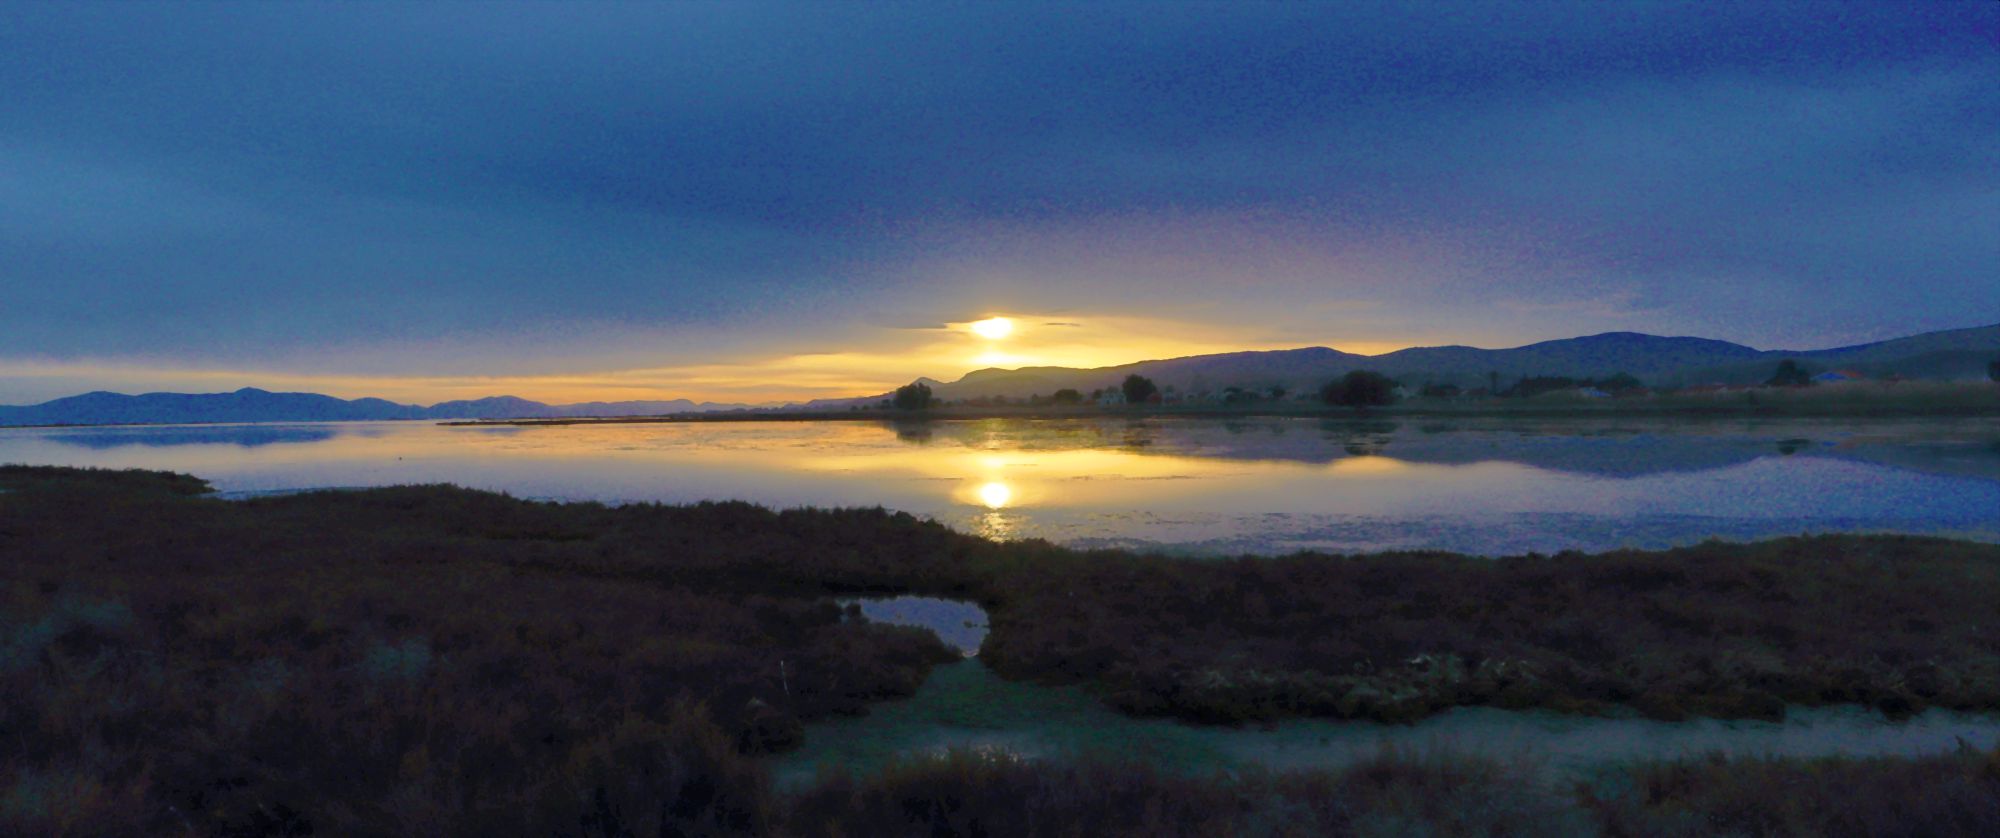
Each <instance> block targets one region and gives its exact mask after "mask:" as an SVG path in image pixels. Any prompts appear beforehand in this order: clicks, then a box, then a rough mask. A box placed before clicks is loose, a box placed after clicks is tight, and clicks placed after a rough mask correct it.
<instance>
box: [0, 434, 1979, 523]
mask: <svg viewBox="0 0 2000 838" xmlns="http://www.w3.org/2000/svg"><path fill="white" fill-rule="evenodd" d="M0 462H8V463H33V464H55V465H84V466H107V467H120V468H123V467H141V468H154V469H171V470H175V471H184V472H190V473H193V474H196V475H198V476H201V477H203V478H206V479H208V480H210V481H211V482H213V483H214V484H215V485H216V487H217V488H218V489H220V490H221V491H223V492H225V493H229V494H230V495H232V496H239V497H240V496H246V495H253V494H258V493H265V492H282V491H293V490H299V489H311V488H325V487H359V486H381V485H392V484H399V483H436V482H449V483H457V484H460V485H464V486H471V487H477V488H484V489H495V490H502V491H507V492H511V493H513V494H515V495H517V496H523V497H531V498H540V499H560V500H600V501H608V502H630V501H666V502H687V501H696V500H703V499H741V500H748V501H753V502H756V503H761V504H767V505H774V506H781V507H782V506H807V505H811V506H856V505H861V506H876V505H880V506H886V507H889V508H892V509H899V510H904V511H908V512H911V513H914V514H918V515H923V516H927V517H931V518H934V519H936V520H938V521H941V522H943V523H945V524H948V525H950V526H952V527H954V528H957V529H959V530H961V531H965V532H971V533H977V534H980V535H985V536H988V537H993V538H1003V539H1012V538H1046V539H1050V540H1052V541H1056V542H1059V543H1065V544H1071V545H1076V546H1085V547H1094V546H1123V547H1139V548H1147V549H1160V550H1166V551H1169V552H1175V553H1182V554H1193V555H1219V554H1237V553H1257V554H1275V553H1284V552H1290V551H1294V550H1301V549H1319V550H1331V551H1341V552H1352V551H1367V550H1382V549H1417V548H1428V549H1444V550H1454V551H1462V552H1468V553H1476V554H1484V555H1502V554H1509V553H1520V552H1528V551H1538V552H1554V551H1558V550H1565V549H1580V550H1590V551H1595V550H1604V549H1612V548H1617V547H1626V546H1635V547H1663V546H1672V545H1680V544H1689V543H1694V542H1698V541H1701V540H1703V539H1707V538H1725V539H1739V540H1743V539H1755V538H1762V537H1770V536H1777V535H1792V534H1798V533H1805V532H1812V533H1820V532H1907V533H1923V534H1938V535H1950V536H1957V537H1965V538H1974V539H1980V540H1987V541H2000V420H1993V419H1959V420H1907V421H1858V420H1783V421H1755V420H1741V419H1736V420H1701V421H1688V420H1678V421H1660V420H1649V419H1633V420H1577V421H1547V420H1458V419H1429V418H1415V419H1389V420H1346V419H1312V418H1276V417H1246V418H1240V419H1176V418H1132V419H1125V418H1089V419H1050V420H1027V419H996V420H968V421H938V422H923V423H915V422H912V423H892V422H875V421H853V422H712V423H686V424H618V425H564V426H543V427H522V426H471V427H466V426H458V427H453V426H441V425H433V424H427V423H412V422H380V423H320V424H259V425H204V426H147V427H96V428H0Z"/></svg>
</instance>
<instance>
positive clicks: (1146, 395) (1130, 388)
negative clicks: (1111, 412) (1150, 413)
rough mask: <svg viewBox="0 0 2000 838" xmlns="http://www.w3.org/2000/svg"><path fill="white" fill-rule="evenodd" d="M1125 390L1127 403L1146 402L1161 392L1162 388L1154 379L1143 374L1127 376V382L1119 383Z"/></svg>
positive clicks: (1121, 388) (1119, 386) (1120, 387)
mask: <svg viewBox="0 0 2000 838" xmlns="http://www.w3.org/2000/svg"><path fill="white" fill-rule="evenodd" d="M1118 389H1120V390H1123V391H1124V392H1125V403H1126V404H1145V403H1146V402H1149V401H1152V399H1153V397H1154V396H1157V395H1159V394H1160V388H1159V386H1158V385H1155V384H1154V383H1153V380H1152V379H1150V378H1147V377H1145V376H1143V375H1137V374H1133V375H1128V376H1125V383H1123V384H1120V385H1118Z"/></svg>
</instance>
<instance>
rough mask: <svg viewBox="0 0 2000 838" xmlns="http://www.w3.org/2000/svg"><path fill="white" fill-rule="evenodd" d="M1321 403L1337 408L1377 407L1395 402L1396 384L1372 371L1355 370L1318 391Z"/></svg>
mask: <svg viewBox="0 0 2000 838" xmlns="http://www.w3.org/2000/svg"><path fill="white" fill-rule="evenodd" d="M1319 397H1320V400H1321V401H1324V402H1326V403H1327V404H1330V405H1335V406H1337V407H1352V408H1355V409H1357V410H1358V409H1360V408H1364V407H1379V406H1382V405H1386V404H1393V403H1395V401H1396V382H1395V381H1393V380H1390V378H1389V377H1388V376H1386V375H1383V374H1381V373H1379V372H1374V371H1372V370H1355V371H1353V372H1350V373H1348V374H1346V375H1344V376H1341V377H1340V378H1338V379H1335V380H1333V381H1329V382H1327V383H1326V386H1324V387H1321V388H1320V390H1319Z"/></svg>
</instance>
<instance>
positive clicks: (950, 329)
mask: <svg viewBox="0 0 2000 838" xmlns="http://www.w3.org/2000/svg"><path fill="white" fill-rule="evenodd" d="M1002 324H1004V325H1002ZM852 344H853V347H854V348H851V349H846V350H842V351H835V352H810V353H792V354H775V355H770V356H764V357H755V356H753V357H746V358H742V359H739V360H725V361H715V362H708V363H689V364H677V365H666V366H658V367H646V368H632V369H609V370H591V371H579V372H575V373H561V374H542V375H357V374H340V373H302V372H287V371H283V370H277V369H268V370H259V369H246V368H200V367H185V366H175V365H165V364H157V363H144V362H131V361H119V360H79V361H7V360H4V359H0V379H5V378H16V379H53V380H70V381H89V382H93V384H91V385H87V386H79V387H78V389H76V390H75V391H74V392H66V393H61V394H60V395H75V394H76V393H80V392H84V391H86V390H94V389H112V390H122V391H124V392H156V391H163V390H164V391H174V392H218V391H228V390H235V389H238V388H241V387H258V388H261V389H265V390H272V391H283V392H313V393H324V394H327V395H331V396H336V397H339V398H347V399H353V398H364V397H373V398H383V399H388V400H390V401H395V402H399V403H406V404H411V403H413V404H425V405H428V404H434V403H437V402H441V401H451V400H456V399H476V398H482V397H487V396H502V395H506V396H518V397H520V398H524V399H531V400H534V401H540V402H546V403H550V404H570V403H577V402H593V401H605V402H613V401H665V400H671V399H690V400H693V401H696V402H718V403H743V404H752V405H771V404H783V403H787V402H803V401H809V400H812V399H825V398H856V397H866V396H873V395H877V394H880V393H885V392H888V391H890V390H893V389H895V388H896V387H898V386H901V385H903V384H907V383H909V382H910V381H913V380H915V379H917V378H919V377H928V378H932V379H936V380H940V381H947V382H949V381H955V380H957V379H958V378H960V377H962V376H964V375H966V374H967V373H970V372H973V371H975V370H980V369H988V368H1001V369H1019V368H1022V367H1070V368H1077V369H1091V368H1101V367H1112V366H1119V365H1123V364H1130V363H1136V362H1140V361H1151V360H1162V359H1167V358H1178V357H1186V356H1190V355H1208V354H1216V353H1223V352H1237V351H1256V350H1272V349H1294V348H1299V347H1302V346H1309V345H1314V344H1313V343H1312V342H1309V341H1306V342H1301V341H1287V342H1274V341H1271V340H1269V339H1258V338H1252V337H1250V336H1248V335H1247V334H1245V333H1244V332H1243V330H1241V329H1234V328H1229V327H1218V326H1213V325H1209V324H1197V323H1188V322H1180V321H1172V320H1165V319H1157V318H1141V317H1121V316H1103V317H1079V316H1076V315H1073V314H1072V315H1061V316H1054V315H1049V316H1044V315H1033V314H1023V313H1011V314H1008V315H1000V316H991V317H987V318H984V319H979V320H967V321H957V322H951V323H947V324H945V325H944V326H943V327H940V328H930V329H887V328H884V329H876V330H872V331H871V332H865V333H863V334H861V335H859V336H858V339H855V340H853V341H852ZM1405 345H1407V344H1386V343H1353V342H1350V343H1344V344H1342V345H1341V346H1339V347H1337V348H1341V349H1342V350H1343V351H1348V352H1357V353H1359V354H1380V353H1381V352H1387V351H1394V350H1395V349H1400V348H1403V346H1405ZM60 395H59V396H51V398H56V397H60Z"/></svg>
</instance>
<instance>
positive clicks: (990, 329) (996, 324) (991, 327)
mask: <svg viewBox="0 0 2000 838" xmlns="http://www.w3.org/2000/svg"><path fill="white" fill-rule="evenodd" d="M972 333H973V334H975V335H978V336H980V337H983V338H985V339H987V340H999V339H1001V338H1004V337H1006V336H1008V335H1011V334H1013V333H1014V321H1013V320H1010V319H1008V318H1005V317H989V318H986V319H985V320H979V321H975V322H973V324H972Z"/></svg>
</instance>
